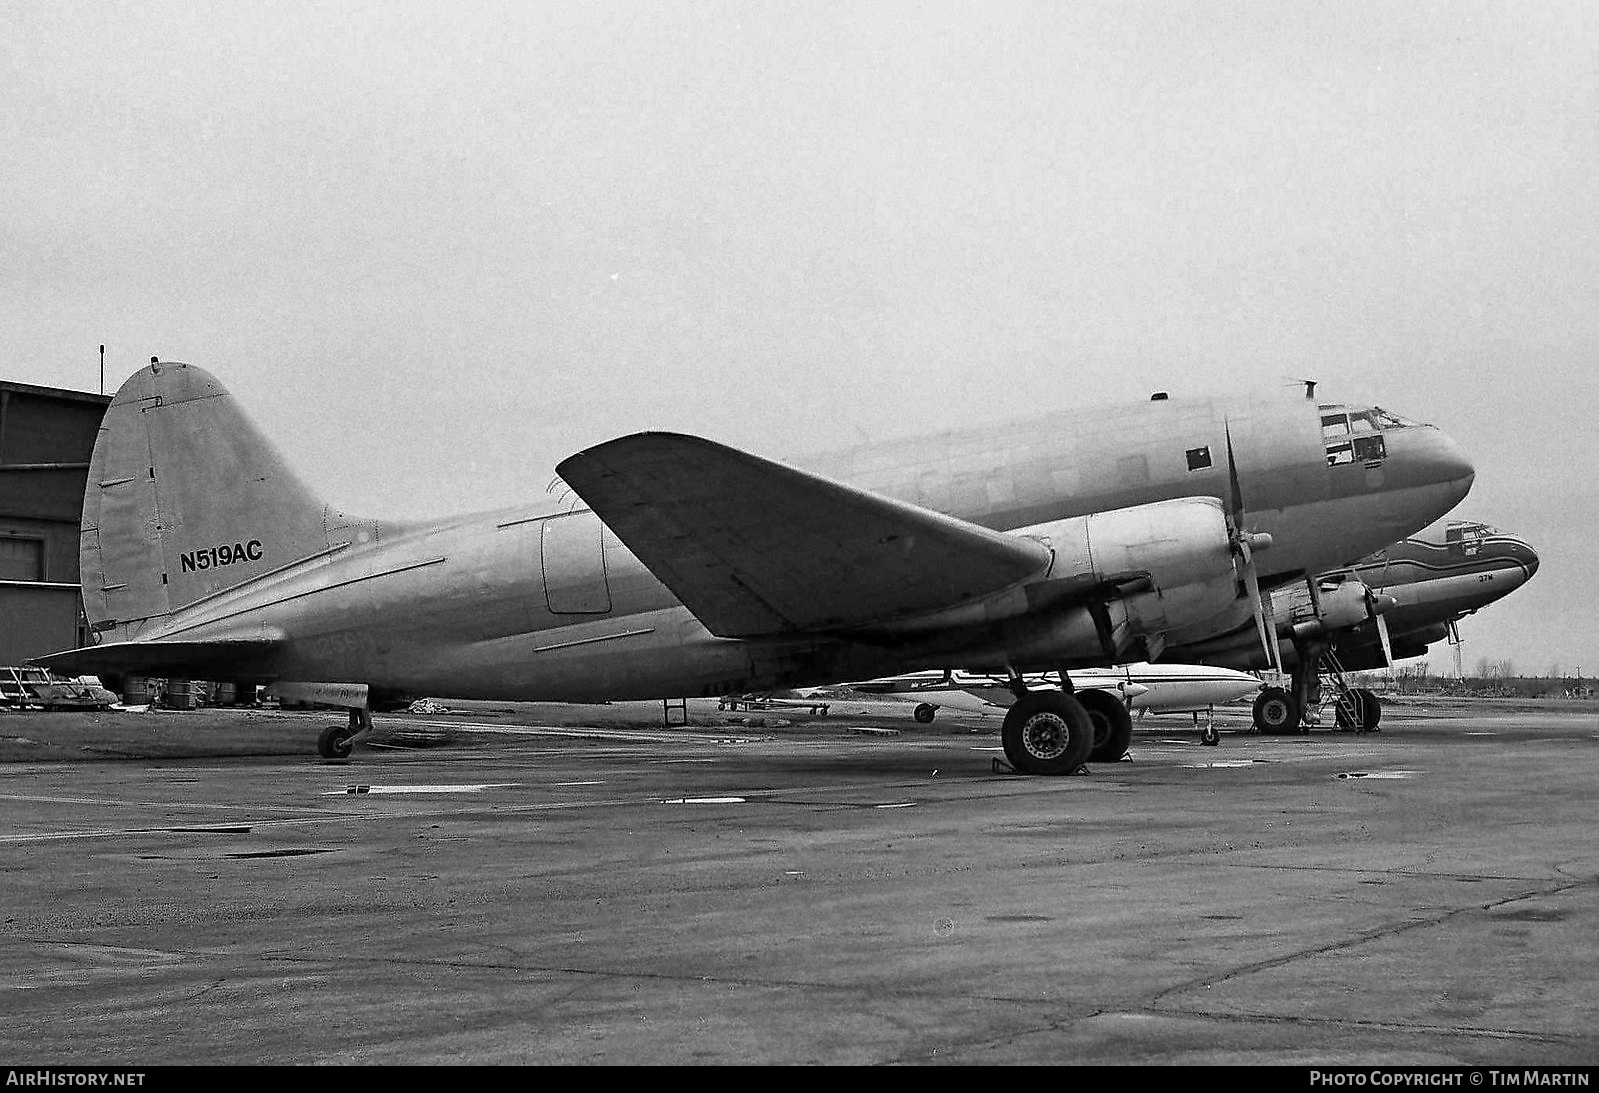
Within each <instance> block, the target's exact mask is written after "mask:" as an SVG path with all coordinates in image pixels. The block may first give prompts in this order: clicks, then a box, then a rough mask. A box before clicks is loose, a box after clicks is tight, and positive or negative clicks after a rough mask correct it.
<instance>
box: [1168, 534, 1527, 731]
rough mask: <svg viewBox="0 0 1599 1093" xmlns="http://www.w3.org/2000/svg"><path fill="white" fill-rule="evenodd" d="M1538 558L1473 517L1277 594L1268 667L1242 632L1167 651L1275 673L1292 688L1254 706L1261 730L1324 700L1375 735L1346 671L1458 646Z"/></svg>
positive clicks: (1289, 721) (1297, 723) (1269, 693)
mask: <svg viewBox="0 0 1599 1093" xmlns="http://www.w3.org/2000/svg"><path fill="white" fill-rule="evenodd" d="M1537 571H1538V553H1537V551H1535V550H1534V549H1533V548H1532V546H1531V545H1530V544H1529V543H1527V542H1526V541H1525V540H1522V539H1518V538H1516V537H1515V536H1513V535H1507V534H1505V533H1504V532H1502V531H1500V530H1499V529H1497V528H1494V527H1490V526H1489V525H1487V524H1483V523H1479V522H1477V521H1472V520H1446V521H1439V522H1438V523H1436V524H1434V525H1432V526H1431V527H1428V528H1425V529H1424V530H1422V531H1420V532H1418V533H1416V534H1415V535H1412V536H1410V537H1408V538H1406V539H1403V540H1401V541H1400V542H1397V543H1394V544H1393V545H1392V546H1388V547H1385V548H1383V549H1382V550H1379V551H1377V552H1375V553H1373V554H1370V555H1368V556H1366V557H1364V558H1362V559H1360V560H1359V561H1358V562H1356V563H1354V564H1353V565H1351V566H1347V567H1345V568H1342V569H1337V570H1333V571H1330V572H1327V573H1322V574H1319V575H1318V576H1316V577H1315V578H1313V579H1311V580H1308V581H1302V582H1298V583H1296V584H1292V585H1288V586H1286V587H1283V588H1279V589H1276V590H1275V591H1274V592H1273V593H1272V594H1271V599H1270V603H1269V605H1268V614H1269V615H1270V616H1271V618H1272V621H1273V629H1274V630H1275V631H1276V634H1277V638H1278V641H1277V643H1276V645H1277V648H1276V649H1275V650H1274V651H1275V653H1276V655H1277V662H1276V663H1273V662H1272V660H1271V658H1270V657H1269V656H1268V652H1271V651H1273V650H1267V649H1266V648H1265V647H1263V646H1262V645H1261V644H1260V643H1259V642H1258V641H1257V640H1256V638H1255V635H1254V634H1253V633H1252V632H1251V631H1250V629H1249V628H1248V627H1242V628H1240V629H1239V630H1238V631H1236V632H1235V633H1233V634H1231V635H1228V636H1225V637H1219V638H1213V639H1211V640H1209V641H1205V642H1199V643H1196V644H1193V645H1189V646H1186V647H1184V648H1181V649H1168V650H1167V655H1169V656H1174V657H1181V658H1184V659H1190V658H1191V659H1193V660H1196V661H1199V662H1202V663H1206V664H1218V665H1229V666H1231V667H1234V668H1253V669H1266V668H1277V667H1281V668H1282V669H1283V670H1285V671H1286V672H1287V673H1288V679H1289V682H1288V685H1287V686H1286V687H1282V686H1276V685H1272V686H1268V687H1266V688H1264V689H1263V690H1262V691H1261V693H1260V696H1259V698H1257V699H1256V701H1255V727H1256V728H1258V729H1259V730H1260V731H1261V732H1266V733H1282V732H1295V731H1298V730H1300V729H1302V728H1305V727H1308V726H1309V725H1310V724H1312V723H1314V722H1315V721H1317V720H1319V718H1320V708H1321V707H1322V705H1324V703H1325V702H1326V701H1330V702H1331V703H1332V705H1333V709H1334V719H1335V721H1336V723H1337V725H1338V726H1339V727H1340V728H1350V729H1357V730H1360V731H1371V730H1373V729H1376V728H1377V726H1378V724H1379V722H1380V721H1381V719H1382V705H1381V702H1380V701H1379V699H1378V697H1377V695H1376V694H1375V693H1374V692H1372V691H1370V690H1367V689H1366V688H1363V687H1351V686H1349V684H1348V683H1347V682H1346V680H1345V678H1344V673H1345V672H1347V671H1358V670H1360V669H1365V668H1380V667H1386V666H1391V665H1392V664H1393V663H1394V661H1395V660H1396V659H1399V660H1403V659H1405V658H1407V657H1419V656H1421V655H1422V654H1424V653H1425V652H1426V651H1427V646H1429V645H1431V644H1433V643H1434V642H1438V641H1444V640H1446V639H1447V640H1448V641H1450V642H1451V643H1453V644H1455V646H1456V648H1458V647H1459V642H1460V634H1459V631H1458V630H1457V629H1456V626H1457V624H1458V623H1459V622H1460V620H1461V619H1463V618H1465V617H1466V616H1467V615H1470V614H1472V613H1473V612H1475V611H1478V610H1480V609H1481V608H1483V607H1486V606H1488V605H1489V604H1491V603H1493V602H1494V601H1495V600H1498V599H1501V598H1503V597H1505V596H1507V595H1509V594H1510V593H1511V592H1513V591H1515V590H1516V589H1518V588H1520V587H1521V586H1522V585H1523V584H1526V583H1527V581H1528V580H1530V579H1531V578H1532V575H1533V574H1534V573H1536V572H1537Z"/></svg>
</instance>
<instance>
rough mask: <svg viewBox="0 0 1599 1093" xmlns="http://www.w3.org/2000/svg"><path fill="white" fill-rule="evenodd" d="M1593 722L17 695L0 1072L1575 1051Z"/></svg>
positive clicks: (6, 847)
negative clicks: (1055, 724)
mask: <svg viewBox="0 0 1599 1093" xmlns="http://www.w3.org/2000/svg"><path fill="white" fill-rule="evenodd" d="M1593 709H1594V706H1593V705H1592V704H1587V705H1577V704H1569V705H1567V706H1563V707H1559V708H1555V707H1542V706H1527V707H1524V708H1517V709H1506V710H1499V711H1497V712H1492V711H1478V712H1474V711H1473V710H1471V709H1466V710H1464V711H1462V710H1460V709H1452V710H1448V711H1443V712H1440V711H1436V710H1428V709H1422V708H1406V709H1400V708H1394V709H1390V710H1389V712H1388V714H1387V716H1386V718H1385V721H1384V725H1383V731H1382V732H1381V733H1377V734H1373V735H1361V736H1356V735H1351V734H1341V733H1334V732H1319V733H1312V734H1310V735H1308V736H1299V737H1262V736H1258V735H1254V734H1252V733H1248V732H1246V731H1244V728H1245V724H1246V719H1247V713H1245V712H1235V713H1229V714H1227V715H1225V716H1224V717H1223V719H1222V721H1221V724H1222V729H1223V732H1222V742H1221V744H1220V746H1218V747H1212V748H1207V747H1202V746H1200V744H1199V736H1198V733H1197V731H1195V730H1194V728H1193V727H1192V726H1191V725H1190V723H1189V722H1188V720H1187V719H1186V718H1161V719H1153V718H1151V719H1146V720H1145V721H1144V722H1142V723H1141V724H1140V725H1139V727H1138V731H1137V732H1136V734H1135V739H1134V744H1133V750H1132V761H1131V762H1123V763H1117V764H1110V765H1105V766H1097V767H1094V768H1092V770H1093V773H1092V774H1090V775H1087V776H1079V777H1068V778H1028V777H1020V776H1017V775H1014V774H1009V773H1004V772H1003V771H1000V770H996V767H995V760H996V759H999V758H1001V756H1002V753H1001V751H1000V748H999V738H998V719H997V718H979V717H953V716H947V711H946V712H941V713H940V714H939V717H938V720H937V721H936V722H935V723H934V724H932V725H927V726H921V725H917V724H915V723H914V722H913V721H912V720H911V719H910V716H909V706H908V705H905V706H902V707H899V708H898V709H896V708H893V707H880V708H877V709H875V710H873V709H871V708H868V707H866V706H861V707H856V708H852V707H848V706H845V705H838V706H837V707H836V708H835V709H834V710H833V711H832V712H831V713H829V715H828V716H827V717H824V718H811V717H808V716H804V715H799V714H794V715H789V714H784V715H783V716H782V717H781V718H776V719H774V718H773V717H771V716H762V715H748V716H747V718H746V719H745V720H742V721H735V720H732V719H730V718H729V717H728V716H726V715H724V714H720V713H718V712H717V711H716V709H715V704H714V703H710V704H694V703H691V704H690V710H691V724H690V725H689V726H687V727H686V728H673V729H663V728H662V727H661V725H660V707H659V706H658V705H656V706H654V707H653V708H650V707H647V706H646V707H640V709H639V710H637V711H633V712H632V713H629V712H627V711H624V710H615V709H612V708H610V707H598V708H596V707H553V706H552V707H544V706H531V705H530V706H518V707H506V706H505V705H504V704H500V705H499V706H490V705H487V704H478V705H476V706H474V707H473V708H472V709H469V710H467V711H465V712H461V711H457V712H453V713H450V714H438V715H396V716H394V717H388V718H383V717H380V718H379V730H380V731H379V732H378V733H377V734H376V736H375V737H374V742H375V744H376V745H377V746H367V747H359V748H358V749H357V751H356V754H355V756H354V758H353V759H351V760H350V761H348V762H342V763H334V762H327V761H324V760H321V759H319V758H318V757H317V756H316V755H315V749H314V740H315V735H316V731H317V730H318V729H319V728H320V727H321V726H322V725H324V724H326V723H328V720H329V718H328V715H312V714H303V715H280V716H276V717H265V716H263V715H259V714H245V713H243V712H240V711H205V712H203V713H198V714H192V715H189V714H185V715H144V719H143V720H140V715H136V714H117V713H112V714H105V715H97V716H96V717H95V718H94V719H93V720H83V718H84V717H86V716H87V715H77V716H78V717H79V718H80V720H78V721H69V720H67V719H69V718H71V717H73V716H74V715H67V714H54V715H43V714H39V715H34V714H7V715H5V716H4V717H3V718H0V738H3V740H0V742H3V743H6V744H7V747H6V748H5V749H3V750H0V760H3V759H9V760H10V761H0V918H3V921H4V936H5V939H6V943H5V945H4V946H3V948H0V1063H4V1064H6V1065H13V1066H16V1065H26V1066H40V1065H49V1064H60V1065H86V1066H109V1067H137V1066H139V1065H141V1064H191V1063H193V1064H198V1063H205V1064H214V1063H227V1064H254V1063H313V1064H314V1063H353V1064H363V1063H430V1064H449V1063H478V1064H481V1063H491V1064H503V1063H543V1064H552V1063H553V1064H562V1063H564V1064H574V1063H579V1064H581V1063H590V1064H618V1063H646V1064H696V1063H699V1064H727V1063H768V1064H770V1063H821V1064H832V1063H843V1064H925V1063H935V1064H936V1063H951V1064H1036V1063H1055V1064H1069V1063H1091V1064H1105V1063H1114V1064H1128V1063H1134V1064H1204V1063H1244V1064H1294V1065H1308V1064H1358V1065H1389V1064H1406V1065H1409V1064H1471V1065H1502V1066H1532V1065H1572V1064H1587V1065H1592V1064H1595V1063H1599V838H1596V837H1595V836H1596V828H1599V809H1596V806H1595V789H1596V786H1599V717H1596V715H1595V713H1594V712H1593ZM184 718H190V719H191V720H189V721H184V720H183V719H184ZM47 719H49V720H47ZM784 722H786V723H784ZM51 726H55V728H52V727H51ZM197 726H198V727H197ZM857 730H869V731H857ZM895 730H898V732H897V733H895ZM17 741H25V742H26V743H17ZM424 745H427V746H424ZM30 756H36V757H35V758H30Z"/></svg>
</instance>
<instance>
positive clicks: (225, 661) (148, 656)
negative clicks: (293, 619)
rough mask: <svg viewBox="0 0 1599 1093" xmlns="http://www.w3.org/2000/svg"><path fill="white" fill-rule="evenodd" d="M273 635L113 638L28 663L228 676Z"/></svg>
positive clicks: (67, 671) (73, 670)
mask: <svg viewBox="0 0 1599 1093" xmlns="http://www.w3.org/2000/svg"><path fill="white" fill-rule="evenodd" d="M277 644H278V642H277V641H276V639H273V638H238V639H230V640H221V641H114V642H106V643H105V644H104V645H89V646H85V647H83V648H82V649H68V650H67V651H66V652H63V653H51V654H49V655H48V656H42V657H34V658H33V659H32V660H30V661H29V662H28V663H30V664H37V665H39V666H40V667H42V668H49V669H50V670H51V671H53V672H60V673H61V674H63V675H85V674H91V675H101V674H105V673H112V674H122V673H125V672H131V673H133V674H135V675H154V676H162V675H166V674H167V673H169V672H183V673H186V674H190V675H191V677H192V678H196V679H210V678H213V677H212V675H210V674H209V673H212V672H216V673H218V674H222V675H224V677H225V673H226V672H227V671H228V669H229V668H230V667H234V666H243V665H244V664H246V663H247V662H249V661H251V660H252V659H254V658H257V657H260V656H261V655H262V654H264V653H268V652H270V651H271V650H272V649H274V648H275V647H276V646H277Z"/></svg>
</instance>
